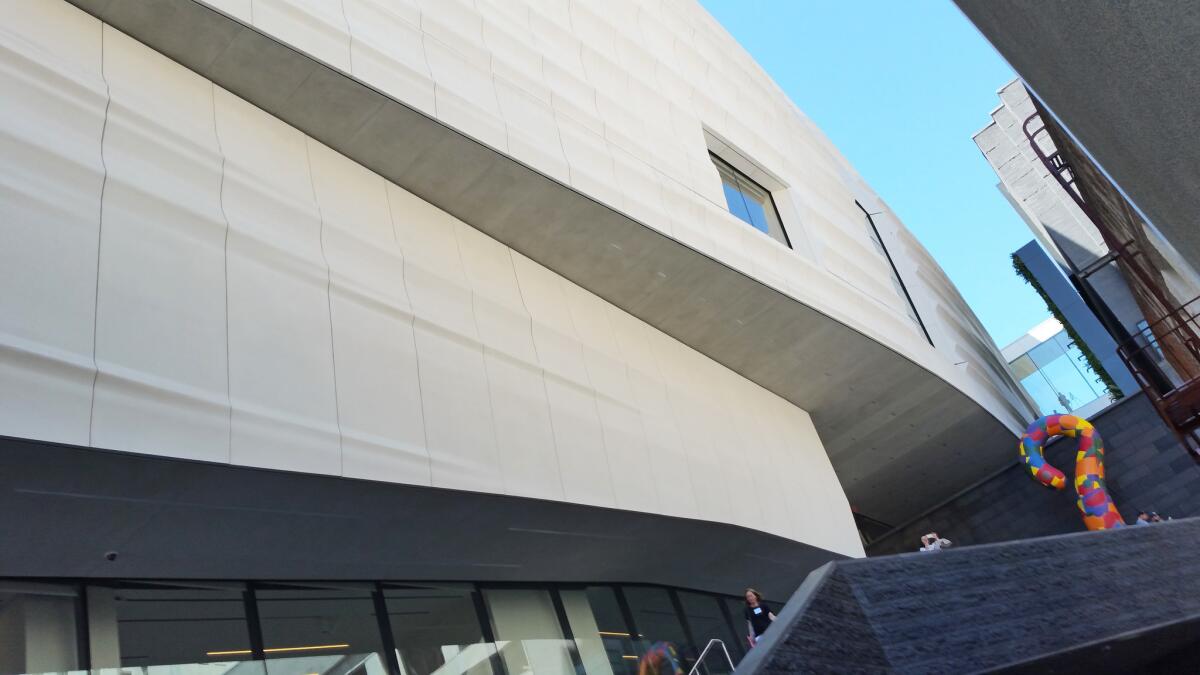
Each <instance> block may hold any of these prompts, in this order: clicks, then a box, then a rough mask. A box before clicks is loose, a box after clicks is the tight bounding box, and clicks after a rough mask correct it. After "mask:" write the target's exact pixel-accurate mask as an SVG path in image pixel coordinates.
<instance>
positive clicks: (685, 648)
mask: <svg viewBox="0 0 1200 675" xmlns="http://www.w3.org/2000/svg"><path fill="white" fill-rule="evenodd" d="M621 590H622V592H624V594H625V599H626V601H628V602H629V609H630V611H631V612H632V613H633V623H634V625H635V626H636V627H637V632H638V634H639V635H640V636H641V638H642V643H643V644H642V649H643V651H644V649H645V648H646V647H648V646H649V645H651V644H654V643H655V642H670V643H671V644H673V645H675V649H676V650H677V651H678V652H679V655H680V656H681V657H682V658H683V659H684V660H685V661H686V662H687V667H688V668H691V666H692V664H693V663H694V662H695V657H696V654H695V653H693V650H692V649H690V647H691V645H690V641H689V640H688V639H687V633H686V632H685V631H684V629H683V624H682V623H680V621H679V614H678V613H677V612H676V611H675V605H674V604H673V603H672V602H671V595H670V593H669V592H667V590H666V589H665V588H654V587H649V586H624V587H622V589H621Z"/></svg>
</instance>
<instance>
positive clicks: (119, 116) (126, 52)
mask: <svg viewBox="0 0 1200 675" xmlns="http://www.w3.org/2000/svg"><path fill="white" fill-rule="evenodd" d="M103 67H104V79H105V81H106V82H107V83H108V88H109V93H110V96H111V103H110V104H109V106H108V122H107V125H106V127H105V131H104V145H103V153H104V166H105V168H106V169H107V179H106V181H105V186H104V202H103V218H102V221H101V229H100V251H99V270H100V271H99V286H98V290H97V297H96V364H97V367H98V369H99V372H98V374H97V376H96V385H95V402H94V404H93V420H92V443H93V444H95V445H97V446H100V447H119V448H126V449H129V450H137V451H142V452H146V451H149V452H155V451H157V452H164V451H165V452H169V453H170V454H172V455H176V456H179V457H187V458H191V459H204V460H214V461H226V460H227V459H228V457H229V431H230V416H229V412H230V410H229V398H228V392H229V386H228V381H227V379H226V378H227V374H228V359H227V355H226V344H225V328H226V316H225V236H226V229H227V228H226V223H225V218H224V216H223V215H222V210H221V164H222V156H221V152H220V148H219V146H218V144H217V136H216V127H215V124H214V117H213V86H212V84H211V83H210V82H208V81H207V80H204V79H203V78H201V77H199V76H197V75H194V74H192V73H189V72H187V71H184V70H183V69H181V68H180V67H179V66H177V65H175V64H174V63H172V62H170V61H169V60H167V59H165V58H146V55H145V47H143V46H142V45H140V44H139V43H137V42H136V41H134V40H133V39H131V38H129V37H126V36H125V35H123V34H122V33H120V32H118V31H116V30H113V29H112V28H110V27H108V26H105V27H104V54H103Z"/></svg>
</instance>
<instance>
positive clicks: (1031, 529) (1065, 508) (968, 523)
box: [866, 393, 1200, 556]
mask: <svg viewBox="0 0 1200 675" xmlns="http://www.w3.org/2000/svg"><path fill="white" fill-rule="evenodd" d="M1090 421H1091V422H1092V424H1093V425H1095V427H1096V428H1097V429H1098V430H1099V431H1100V433H1101V434H1102V435H1103V436H1104V442H1105V448H1106V450H1107V454H1106V456H1105V468H1106V469H1107V476H1106V478H1107V482H1108V489H1109V492H1110V493H1111V494H1112V496H1113V499H1114V501H1116V504H1117V508H1119V509H1120V510H1121V515H1122V516H1123V517H1124V518H1125V521H1126V522H1129V523H1131V522H1133V520H1134V519H1135V518H1136V517H1137V513H1138V511H1141V510H1149V511H1157V512H1158V513H1160V514H1162V515H1163V516H1164V517H1166V516H1170V517H1173V518H1181V517H1185V516H1196V515H1200V465H1197V464H1196V463H1195V462H1193V461H1192V459H1191V458H1190V457H1189V456H1188V454H1187V452H1186V451H1185V450H1184V449H1183V447H1182V446H1180V445H1179V442H1178V440H1177V439H1176V438H1175V436H1174V435H1173V434H1172V433H1171V431H1170V430H1169V429H1167V427H1166V426H1165V425H1163V423H1162V421H1161V420H1160V419H1159V418H1158V415H1156V414H1155V412H1154V409H1153V408H1152V407H1151V405H1150V402H1149V401H1147V400H1146V397H1145V395H1143V394H1141V393H1138V394H1135V395H1133V396H1129V397H1127V398H1125V399H1123V400H1121V401H1120V402H1118V403H1115V404H1113V405H1112V406H1109V407H1108V408H1107V409H1105V410H1104V411H1103V412H1101V413H1099V414H1098V415H1095V416H1094V417H1092V418H1091V420H1090ZM1075 447H1076V442H1075V440H1074V439H1069V438H1059V439H1057V440H1056V441H1054V442H1052V443H1050V444H1049V445H1048V446H1047V447H1046V457H1047V459H1048V460H1049V461H1050V463H1052V464H1054V465H1055V466H1058V467H1060V468H1062V469H1063V471H1064V472H1066V473H1067V477H1068V479H1073V476H1074V466H1075V461H1074V456H1075ZM1084 530H1085V528H1084V526H1083V519H1082V517H1081V516H1080V513H1079V509H1078V508H1076V506H1075V491H1074V490H1072V489H1071V488H1070V485H1069V484H1068V486H1067V488H1065V489H1063V490H1051V489H1049V488H1046V487H1043V486H1041V485H1039V484H1038V483H1036V482H1035V481H1034V480H1033V479H1032V478H1031V477H1030V476H1029V475H1028V474H1027V473H1026V472H1025V470H1024V468H1023V467H1022V466H1021V465H1020V464H1019V462H1018V456H1017V447H1016V444H1015V443H1014V444H1013V464H1012V466H1010V467H1008V468H1007V469H1004V470H1003V471H1001V472H1000V473H998V474H996V475H994V476H992V477H991V478H988V479H986V480H985V481H983V482H982V483H979V484H977V485H974V486H972V487H971V488H969V489H967V490H966V491H964V492H962V493H960V494H959V495H958V496H956V497H954V498H953V499H951V500H949V501H948V502H945V503H944V504H942V505H940V506H938V507H936V508H934V509H933V510H932V511H929V512H927V513H926V514H924V515H922V516H921V517H919V518H917V519H915V520H912V521H910V522H908V523H906V524H903V525H901V526H899V527H897V528H895V529H893V530H892V531H891V533H889V534H886V535H884V536H882V537H880V538H878V539H876V540H874V541H872V542H871V543H870V544H868V545H867V547H866V548H867V555H868V556H879V555H890V554H893V553H906V552H911V551H916V550H917V549H918V548H920V545H921V543H920V540H921V535H923V534H925V533H927V532H931V531H936V532H937V533H938V534H940V535H942V536H944V537H947V538H949V539H950V540H952V541H953V542H954V543H955V545H957V546H969V545H972V544H988V543H995V542H1001V541H1012V540H1015V539H1025V538H1029V537H1044V536H1048V535H1053V534H1065V533H1068V532H1082V531H1084Z"/></svg>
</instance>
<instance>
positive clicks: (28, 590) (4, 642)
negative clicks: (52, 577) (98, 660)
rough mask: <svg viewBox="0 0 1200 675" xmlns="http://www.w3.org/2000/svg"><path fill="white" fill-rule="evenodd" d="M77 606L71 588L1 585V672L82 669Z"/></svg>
mask: <svg viewBox="0 0 1200 675" xmlns="http://www.w3.org/2000/svg"><path fill="white" fill-rule="evenodd" d="M78 607H79V599H78V596H77V595H76V593H75V589H74V588H72V587H70V586H57V585H51V584H34V583H22V582H0V673H41V672H54V671H57V672H65V671H68V670H75V669H77V668H79V666H80V659H79V645H78V631H77V627H76V623H75V616H76V611H77V608H78Z"/></svg>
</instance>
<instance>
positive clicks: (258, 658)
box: [0, 577, 746, 675]
mask: <svg viewBox="0 0 1200 675" xmlns="http://www.w3.org/2000/svg"><path fill="white" fill-rule="evenodd" d="M0 581H11V582H30V581H33V580H31V579H26V578H20V577H0ZM36 581H37V582H38V583H41V584H47V585H51V586H56V587H59V588H64V589H70V590H71V591H73V592H75V593H78V596H77V598H78V602H77V604H76V611H75V626H74V627H75V631H76V637H77V642H78V643H79V647H80V653H79V655H78V660H77V661H78V669H80V670H88V669H91V668H92V663H91V658H92V654H91V649H90V647H91V645H90V644H89V642H90V640H89V639H88V638H89V636H90V628H91V627H90V625H89V624H90V623H91V619H92V617H91V616H90V615H89V613H88V608H87V602H86V594H87V592H88V590H89V589H90V588H91V587H99V588H119V587H124V586H129V587H142V586H144V587H149V588H156V587H165V588H171V587H175V586H178V587H183V588H190V587H200V586H203V585H206V584H210V583H213V584H220V585H222V586H226V587H228V588H229V590H240V592H241V602H242V606H243V607H244V615H245V621H246V628H247V629H248V631H249V635H248V638H249V646H250V648H249V649H248V650H247V651H248V652H249V653H248V654H246V659H245V660H246V661H247V662H265V661H270V660H271V659H270V658H269V657H268V654H266V653H264V652H265V645H264V641H263V637H262V621H263V619H262V617H261V616H260V612H259V600H260V599H259V597H258V594H259V591H265V590H275V589H286V590H291V589H297V590H303V589H304V588H305V587H309V586H311V587H316V588H318V589H319V588H320V587H322V586H355V587H358V588H356V589H355V590H358V591H359V592H362V593H363V594H364V595H369V597H370V602H371V603H372V607H373V614H374V616H375V620H376V624H377V629H378V633H379V637H380V639H381V641H382V644H381V645H380V648H381V650H382V652H381V653H380V656H381V657H382V658H381V661H382V665H383V666H384V668H385V669H386V670H387V671H388V673H389V675H399V674H400V673H402V672H404V670H403V669H402V667H401V665H400V663H399V658H398V656H397V652H396V647H397V644H396V642H395V636H394V633H393V630H392V626H391V621H390V617H389V615H388V605H387V593H388V591H389V590H392V589H403V588H407V587H412V586H417V587H422V588H429V587H437V586H440V585H448V586H454V587H456V588H458V589H460V590H461V591H462V592H463V593H464V595H469V596H470V600H471V603H472V605H473V609H474V612H473V614H474V619H475V620H476V621H477V622H478V624H479V628H480V632H481V636H482V640H483V642H484V643H492V644H495V642H496V634H495V630H494V625H493V621H492V617H491V611H490V608H489V607H488V606H487V604H486V601H485V599H484V593H483V591H484V590H486V589H532V590H540V591H545V592H547V593H549V595H550V598H551V601H552V603H553V605H554V608H555V615H556V618H557V620H558V623H559V626H560V628H561V630H562V634H563V636H564V640H566V641H567V643H568V648H569V650H570V653H571V656H572V661H573V662H574V664H575V665H576V667H578V666H579V664H580V661H579V660H578V658H579V656H578V654H577V653H576V651H577V649H578V647H577V645H576V644H575V637H574V633H573V629H572V627H571V624H570V619H569V617H568V616H567V613H566V611H565V608H564V605H563V601H562V596H561V591H563V590H582V591H586V590H587V589H588V588H592V587H596V588H607V589H611V591H612V593H613V598H614V599H615V600H616V604H617V607H618V610H619V612H620V615H621V619H622V622H623V623H624V624H625V628H626V631H627V632H628V633H629V639H630V640H632V641H633V643H634V644H640V642H644V641H646V640H649V639H651V638H652V637H653V636H647V635H644V634H642V633H641V632H640V630H639V628H638V626H637V622H636V618H635V616H634V612H633V611H632V608H631V606H630V604H629V600H628V598H626V595H625V591H626V590H628V589H634V588H651V589H659V590H662V591H665V592H666V594H667V596H668V598H669V599H670V606H671V608H672V610H673V613H674V614H675V620H676V621H678V623H679V625H680V626H681V628H682V629H683V631H684V639H685V640H687V641H688V642H689V643H690V644H681V645H677V646H678V647H679V649H680V656H681V657H683V658H685V659H687V658H688V656H691V658H690V659H689V661H691V662H694V660H695V658H696V656H698V652H699V651H701V650H702V649H703V648H704V645H703V644H696V643H695V636H694V635H692V634H691V629H692V626H691V625H690V622H689V617H688V614H687V611H686V608H685V607H684V606H683V603H682V602H681V598H680V595H679V594H680V593H681V592H687V593H690V594H695V595H697V596H704V597H709V598H712V599H713V600H714V601H716V602H717V603H718V607H720V608H721V612H722V615H723V619H724V620H725V622H726V624H727V626H728V628H729V631H730V633H731V634H732V635H734V636H740V635H741V632H740V631H741V626H740V625H739V621H738V619H737V617H736V616H735V612H733V611H731V609H730V607H731V606H733V605H737V604H738V603H739V602H740V598H739V597H738V596H734V595H726V594H724V593H716V592H713V591H705V590H698V589H694V588H686V587H679V586H670V585H664V584H651V583H643V582H633V583H621V582H611V581H603V582H535V581H530V582H524V581H521V582H505V581H475V582H471V581H465V582H464V581H461V580H452V581H437V580H395V579H388V580H382V581H356V580H333V581H326V580H308V579H304V580H297V579H287V580H251V581H246V580H234V579H208V580H204V579H187V580H170V579H161V580H160V579H145V578H123V577H122V578H112V579H108V578H103V579H101V578H74V579H67V578H61V579H37V580H36ZM362 599H364V600H365V599H366V598H362ZM641 646H644V645H641ZM726 647H727V648H728V649H729V652H730V655H731V656H733V657H734V658H735V659H737V658H739V657H741V656H744V654H745V653H746V649H745V647H744V646H743V645H742V644H740V643H734V644H730V645H726ZM489 661H490V664H491V666H492V669H493V672H494V673H495V675H509V674H508V672H507V669H506V667H505V664H504V662H503V660H502V659H500V658H499V653H498V652H493V653H492V654H491V655H490V658H489Z"/></svg>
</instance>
